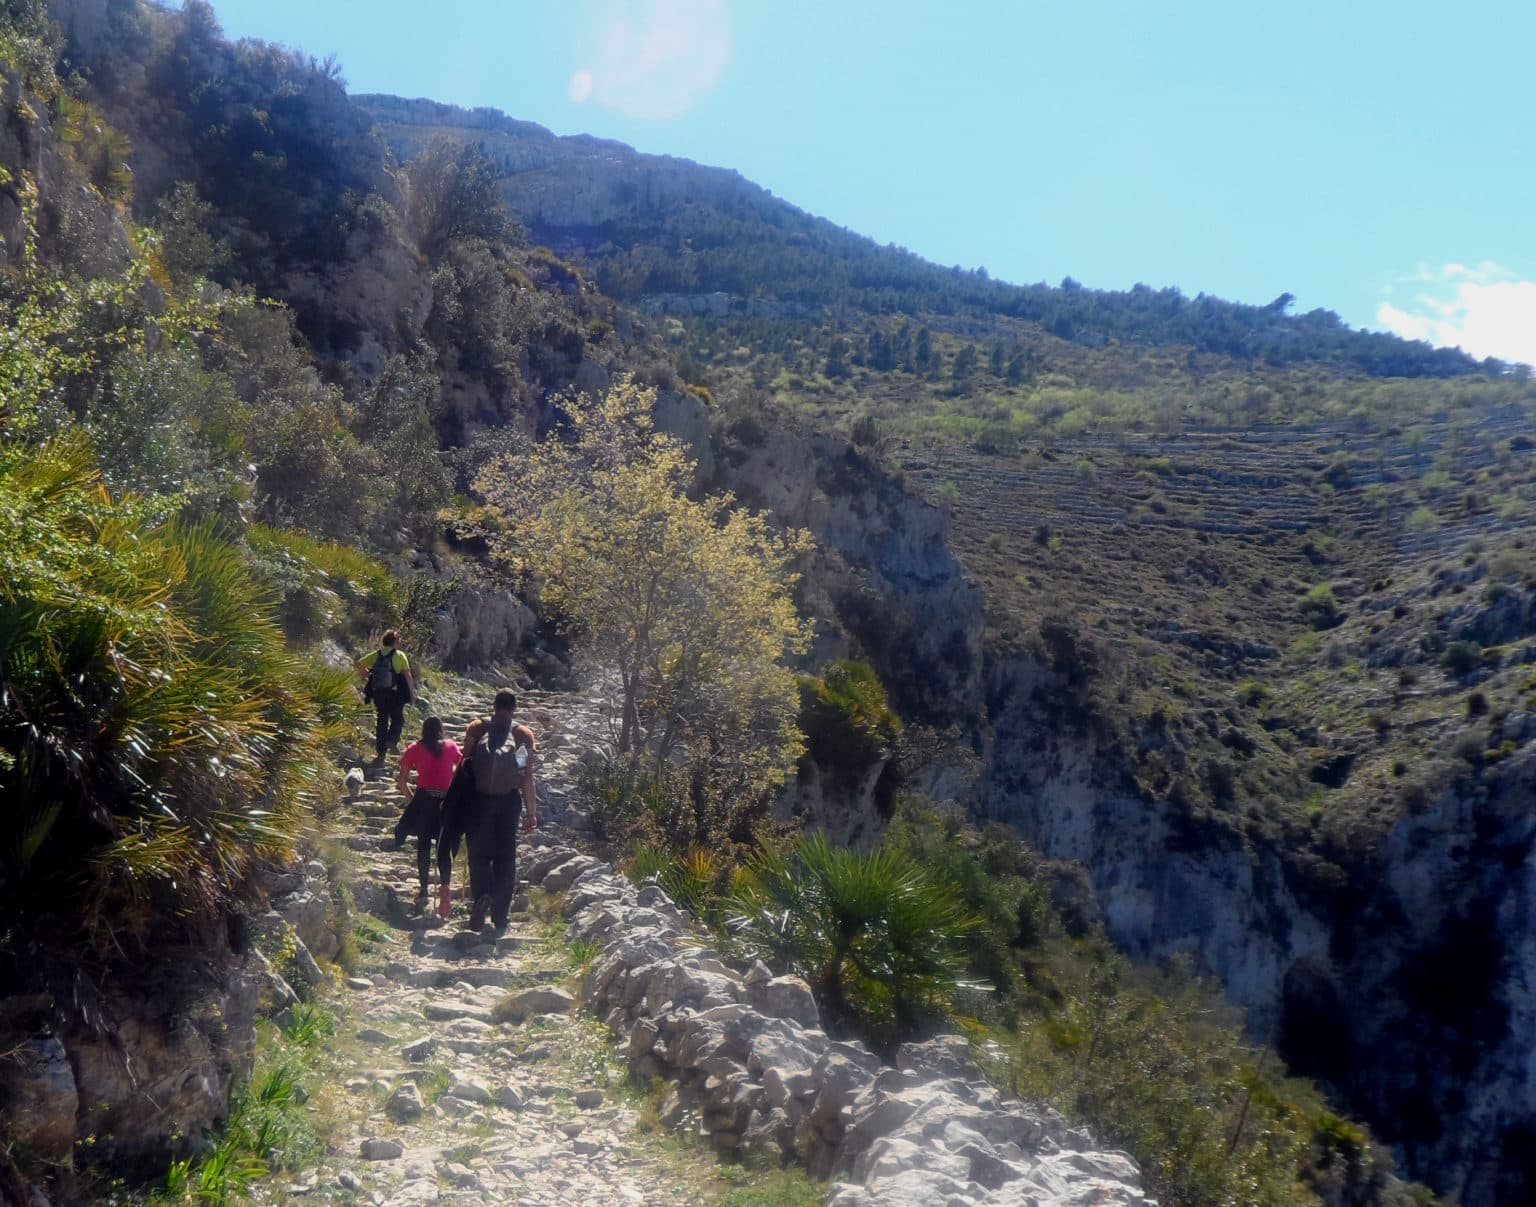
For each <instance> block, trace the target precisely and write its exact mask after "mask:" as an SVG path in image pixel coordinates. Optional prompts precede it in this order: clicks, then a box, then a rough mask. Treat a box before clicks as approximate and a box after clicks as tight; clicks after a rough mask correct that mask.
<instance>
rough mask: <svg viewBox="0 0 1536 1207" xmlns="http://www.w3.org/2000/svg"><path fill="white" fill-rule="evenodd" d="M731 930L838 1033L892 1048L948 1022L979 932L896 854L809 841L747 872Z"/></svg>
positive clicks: (950, 894)
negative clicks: (923, 1027)
mask: <svg viewBox="0 0 1536 1207" xmlns="http://www.w3.org/2000/svg"><path fill="white" fill-rule="evenodd" d="M732 911H733V913H732V918H731V923H730V924H731V927H732V929H733V930H734V931H735V933H736V935H737V936H738V938H739V939H740V940H741V942H742V943H743V944H744V945H745V946H746V947H747V949H748V950H749V951H751V952H753V953H756V954H760V955H763V956H766V957H768V958H769V959H771V960H774V961H777V962H778V963H780V964H782V965H787V966H789V967H791V968H793V969H795V970H796V971H797V972H799V973H801V974H802V975H803V976H805V978H806V979H807V981H808V982H809V983H810V985H811V988H812V990H813V991H814V992H815V993H816V996H817V999H818V1001H819V1002H820V1003H821V1006H822V1008H823V1009H824V1010H825V1011H826V1012H827V1013H828V1015H829V1017H830V1020H831V1021H832V1022H834V1023H842V1024H846V1025H852V1026H854V1027H856V1028H858V1029H859V1030H861V1031H863V1032H864V1033H865V1034H866V1035H868V1036H869V1037H870V1038H871V1039H873V1040H875V1041H876V1042H881V1043H889V1042H893V1041H894V1040H896V1039H898V1038H900V1037H901V1036H903V1035H906V1034H910V1033H911V1032H912V1031H913V1030H915V1029H916V1027H917V1026H918V1024H919V1022H920V1021H921V1019H922V1018H923V1017H924V1015H925V1014H931V1013H935V1012H941V1011H943V1009H944V1008H945V1007H946V1005H947V1003H948V1001H949V999H950V997H951V996H952V994H953V992H954V990H955V989H956V988H957V987H958V986H959V985H960V984H961V980H960V978H961V976H962V974H963V970H964V967H965V957H964V951H963V947H962V942H963V939H964V937H965V935H966V934H967V933H969V931H970V930H971V929H972V928H973V927H975V926H976V925H977V922H976V920H975V919H974V918H972V917H971V916H970V915H969V914H968V913H967V911H966V909H965V907H964V905H963V904H962V903H961V901H960V899H959V897H958V895H957V894H956V893H955V891H954V890H953V889H952V888H951V887H950V886H948V885H944V884H941V883H938V882H936V881H934V880H933V879H932V878H930V877H929V876H928V875H927V874H926V873H925V872H924V870H923V868H922V867H921V866H920V865H919V864H918V863H916V862H915V861H914V860H913V859H912V858H911V856H909V855H907V854H906V853H904V852H902V851H899V850H896V849H895V848H892V847H881V848H878V849H876V850H874V851H869V852H861V851H855V850H850V849H848V848H845V847H838V846H834V845H833V844H832V843H831V842H829V841H828V840H827V838H826V836H825V835H824V834H821V833H814V834H810V835H806V836H804V837H802V838H801V839H799V840H798V842H796V843H795V844H794V845H793V846H791V847H789V848H787V849H781V848H764V849H763V850H761V851H760V852H759V853H758V854H757V855H755V856H754V857H753V858H752V859H751V860H750V861H749V862H748V863H747V864H746V866H745V867H744V869H743V871H742V874H741V877H740V879H739V882H738V886H737V889H736V892H735V894H734V896H733V899H732Z"/></svg>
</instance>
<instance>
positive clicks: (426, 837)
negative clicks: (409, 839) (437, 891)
mask: <svg viewBox="0 0 1536 1207" xmlns="http://www.w3.org/2000/svg"><path fill="white" fill-rule="evenodd" d="M458 853H459V844H458V841H457V840H455V841H454V842H453V843H452V845H450V844H448V843H446V842H444V841H443V840H442V838H441V837H439V838H438V839H437V882H438V883H439V884H444V885H446V884H448V883H449V882H450V881H451V880H452V879H453V857H454V856H455V855H457V854H458ZM431 871H432V836H431V835H430V834H422V835H419V836H418V837H417V839H416V879H418V880H420V881H421V891H422V892H426V891H427V879H428V875H429V873H430V872H431Z"/></svg>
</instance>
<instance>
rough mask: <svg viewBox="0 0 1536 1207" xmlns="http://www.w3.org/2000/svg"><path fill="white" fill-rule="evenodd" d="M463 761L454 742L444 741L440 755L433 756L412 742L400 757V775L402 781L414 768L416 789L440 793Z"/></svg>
mask: <svg viewBox="0 0 1536 1207" xmlns="http://www.w3.org/2000/svg"><path fill="white" fill-rule="evenodd" d="M463 760H464V756H463V755H462V754H461V753H460V752H459V747H458V744H457V743H456V742H450V741H444V742H443V749H442V753H441V754H433V753H432V751H431V750H430V749H429V748H428V747H427V746H426V745H425V744H424V743H421V742H412V743H411V744H410V745H409V746H407V747H406V748H405V753H404V754H402V755H401V756H400V775H401V778H402V779H403V778H404V777H405V776H407V775H409V774H410V771H411V768H412V767H414V768H416V786H417V787H418V788H436V789H437V790H438V791H440V792H441V791H444V790H446V789H447V787H448V785H449V784H451V783H453V769H454V768H455V767H457V766H458V765H459V764H460V763H461V762H462V761H463Z"/></svg>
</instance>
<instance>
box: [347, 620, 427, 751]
mask: <svg viewBox="0 0 1536 1207" xmlns="http://www.w3.org/2000/svg"><path fill="white" fill-rule="evenodd" d="M399 647H400V634H399V633H397V632H396V631H395V630H394V629H389V630H388V631H386V632H385V634H384V637H383V639H382V640H381V641H380V643H379V648H378V649H377V650H374V651H373V652H372V653H368V654H364V655H363V656H362V657H361V658H359V659H358V660H357V663H356V666H357V669H358V671H359V672H360V673H361V674H362V676H363V699H365V700H367V701H368V702H369V703H370V704H372V705H373V710H374V712H375V713H376V714H377V716H378V723H377V724H376V725H375V727H374V731H373V748H374V752H375V754H376V756H377V757H376V758H375V759H374V763H375V765H377V764H381V763H383V762H384V759H385V756H387V755H388V754H389V751H390V750H391V748H393V747H394V746H396V745H397V744H398V743H399V741H400V731H401V730H403V729H404V728H405V706H406V705H407V704H409V703H410V702H411V701H412V700H413V699H414V698H415V696H416V683H415V680H413V679H412V678H411V660H410V659H409V658H407V657H406V656H405V652H404V651H403V650H401V649H400V648H399Z"/></svg>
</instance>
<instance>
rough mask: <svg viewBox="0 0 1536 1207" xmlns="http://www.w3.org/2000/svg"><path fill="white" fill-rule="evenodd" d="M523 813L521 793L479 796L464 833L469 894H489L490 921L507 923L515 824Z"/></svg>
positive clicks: (514, 877)
mask: <svg viewBox="0 0 1536 1207" xmlns="http://www.w3.org/2000/svg"><path fill="white" fill-rule="evenodd" d="M522 816H523V798H522V794H521V793H518V792H513V793H510V794H508V795H507V796H480V797H478V798H477V800H476V801H475V815H474V818H473V820H472V821H471V822H470V824H469V828H468V830H467V832H466V833H465V839H466V840H467V842H468V844H469V893H470V896H471V897H472V898H474V900H476V901H479V900H480V899H481V898H482V897H489V898H490V901H491V921H492V922H493V923H494V924H495V925H497V926H505V925H506V924H507V914H508V913H509V912H510V911H511V909H512V891H513V889H514V888H515V887H516V886H517V827H518V823H519V822H520V821H521V820H522Z"/></svg>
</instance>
